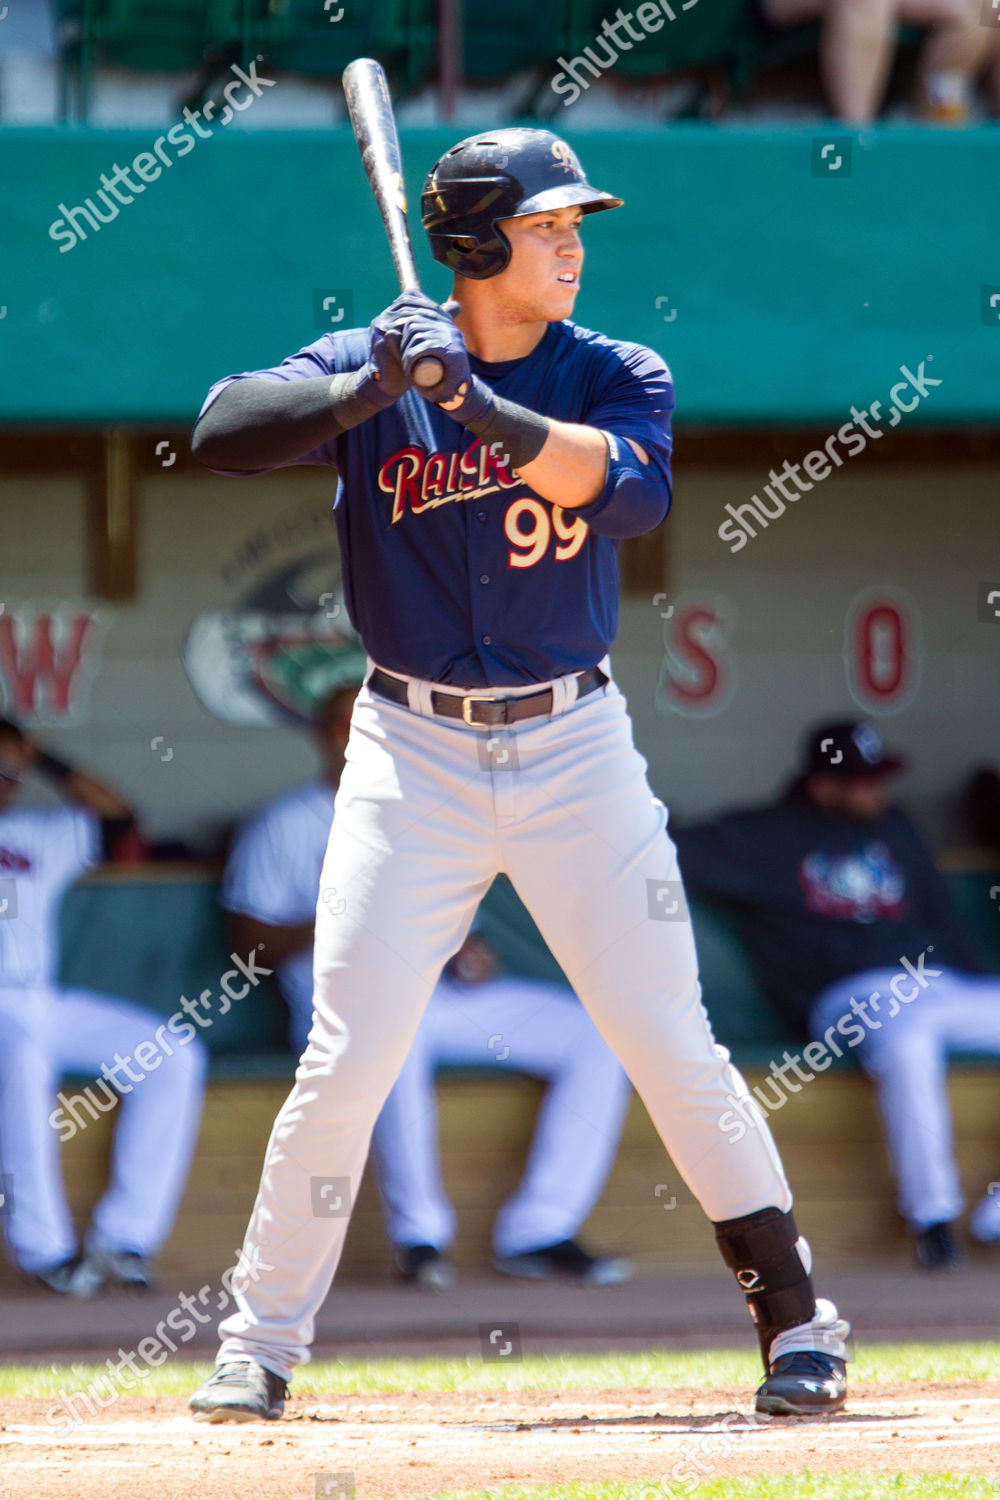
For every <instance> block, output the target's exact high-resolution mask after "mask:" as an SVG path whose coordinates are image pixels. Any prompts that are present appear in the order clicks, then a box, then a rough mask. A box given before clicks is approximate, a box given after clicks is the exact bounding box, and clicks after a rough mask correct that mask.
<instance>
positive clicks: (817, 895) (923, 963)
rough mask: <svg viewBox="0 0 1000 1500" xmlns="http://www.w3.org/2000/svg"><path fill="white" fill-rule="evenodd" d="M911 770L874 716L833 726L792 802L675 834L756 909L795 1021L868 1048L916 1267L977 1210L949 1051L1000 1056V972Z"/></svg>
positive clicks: (935, 1262) (700, 876)
mask: <svg viewBox="0 0 1000 1500" xmlns="http://www.w3.org/2000/svg"><path fill="white" fill-rule="evenodd" d="M902 767H903V761H902V760H901V759H900V758H899V757H898V756H895V755H888V754H887V753H886V751H885V749H884V748H883V745H882V740H881V737H880V736H879V734H878V732H877V730H875V729H874V728H873V727H872V726H871V725H870V724H857V723H837V724H829V725H825V726H824V727H822V728H820V729H817V730H816V731H815V732H814V733H813V734H812V735H811V736H810V739H809V742H808V751H807V755H806V759H805V763H804V765H803V767H802V770H801V773H800V774H799V775H798V776H797V777H796V779H795V781H794V782H793V783H792V785H791V787H790V788H789V789H788V791H787V792H786V793H785V795H784V796H782V797H781V798H780V799H779V800H778V801H777V802H775V803H773V804H768V805H765V806H762V807H756V808H749V809H746V810H741V811H736V812H731V813H728V814H727V815H725V816H723V817H720V818H717V819H715V820H714V821H712V822H709V823H705V824H702V825H700V826H698V827H688V828H681V829H674V831H673V832H674V839H675V841H676V843H677V847H678V851H679V856H680V865H681V871H682V874H683V876H684V880H685V883H687V884H689V885H690V886H691V887H692V889H694V890H696V891H698V890H701V891H704V892H705V893H707V894H710V895H713V896H717V897H722V898H724V899H727V900H729V901H732V902H735V903H737V905H738V906H739V908H740V909H741V911H742V912H743V913H744V914H745V917H746V921H745V924H744V926H745V936H746V941H747V944H748V946H749V948H750V952H751V954H752V956H753V958H754V960H755V962H756V965H757V967H758V969H759V971H760V976H761V980H762V982H763V984H764V986H765V988H766V989H767V991H768V993H769V995H770V996H771V998H772V999H773V1001H774V1003H775V1005H776V1006H777V1007H778V1009H779V1010H780V1012H781V1014H782V1015H783V1017H784V1019H785V1021H786V1022H787V1023H788V1025H789V1026H790V1027H791V1028H793V1029H794V1031H795V1032H796V1033H797V1034H798V1035H801V1036H805V1035H808V1036H809V1037H811V1038H813V1039H814V1040H819V1039H821V1038H827V1037H830V1036H831V1034H832V1037H833V1041H834V1042H836V1043H837V1046H838V1047H839V1048H840V1050H841V1051H842V1052H845V1053H847V1055H850V1054H851V1052H852V1051H853V1053H855V1054H856V1055H857V1058H858V1061H859V1062H860V1064H861V1066H862V1067H863V1068H864V1070H865V1072H866V1073H867V1074H868V1076H869V1077H870V1078H871V1079H872V1081H873V1082H874V1084H875V1088H876V1090H877V1095H878V1103H879V1109H880V1112H881V1115H882V1120H883V1124H884V1126H885V1131H886V1136H887V1140H888V1146H889V1155H890V1158H891V1160H892V1165H893V1168H894V1170H895V1173H896V1177H897V1181H898V1188H899V1207H900V1211H901V1213H902V1214H903V1217H904V1218H905V1219H906V1222H907V1225H908V1226H909V1229H910V1232H911V1234H912V1235H913V1237H914V1247H915V1253H916V1258H917V1262H918V1264H919V1265H921V1266H924V1267H925V1268H929V1269H933V1268H948V1267H952V1266H954V1265H956V1264H957V1263H958V1261H959V1258H960V1257H959V1251H958V1247H957V1245H956V1242H955V1239H954V1236H953V1232H952V1228H951V1226H952V1224H953V1221H954V1220H955V1219H957V1217H958V1215H959V1214H960V1213H961V1210H962V1194H961V1191H960V1188H959V1182H958V1173H957V1170H956V1167H955V1162H954V1158H953V1155H952V1133H951V1118H950V1113H949V1106H948V1091H947V1076H946V1074H947V1060H948V1054H949V1053H950V1052H956V1051H960V1052H978V1053H984V1054H989V1055H993V1056H996V1055H1000V977H998V976H995V975H990V976H984V975H980V974H977V973H976V972H975V968H976V965H975V961H974V959H973V958H972V955H971V954H970V952H969V951H968V947H967V944H966V940H965V937H964V934H963V932H962V930H961V928H960V926H959V923H958V919H957V916H956V913H955V911H954V908H953V906H952V901H951V896H950V893H949V891H948V887H947V884H946V883H945V881H944V879H943V877H942V876H941V875H940V874H939V873H938V871H937V870H936V869H935V867H934V864H933V861H932V860H931V857H930V855H929V853H928V852H927V850H926V849H925V847H924V845H923V843H922V842H921V839H920V836H919V834H918V833H917V831H916V829H915V828H914V826H913V824H912V823H911V822H910V821H909V819H908V818H907V817H906V816H905V814H904V813H903V812H902V811H901V810H900V809H899V808H898V807H897V806H895V805H894V804H893V803H892V801H891V788H892V780H893V777H894V776H895V775H896V774H897V773H898V772H899V771H900V770H902ZM827 1045H828V1046H832V1045H833V1043H832V1042H828V1044H827ZM971 1229H972V1233H973V1235H974V1236H975V1237H976V1238H977V1239H980V1240H983V1241H986V1242H1000V1195H990V1194H987V1196H986V1197H984V1198H983V1200H982V1202H981V1203H980V1205H979V1207H978V1208H977V1209H976V1212H975V1214H974V1215H973V1218H972V1224H971Z"/></svg>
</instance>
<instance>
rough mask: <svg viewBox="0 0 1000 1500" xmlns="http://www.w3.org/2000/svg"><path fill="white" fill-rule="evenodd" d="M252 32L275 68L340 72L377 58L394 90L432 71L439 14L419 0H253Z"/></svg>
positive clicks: (320, 74) (318, 74) (321, 74)
mask: <svg viewBox="0 0 1000 1500" xmlns="http://www.w3.org/2000/svg"><path fill="white" fill-rule="evenodd" d="M251 5H252V16H251V21H250V36H251V41H252V43H253V48H254V50H255V51H257V52H262V53H263V54H264V57H265V59H266V62H267V64H268V65H269V66H270V67H272V68H275V69H282V70H285V71H287V72H292V73H300V74H302V75H304V76H306V77H313V78H333V77H339V76H340V74H341V73H342V72H343V70H344V68H345V67H346V66H347V64H348V63H349V62H351V61H352V59H354V58H356V57H377V58H378V59H379V61H380V62H381V63H382V64H383V66H384V67H385V69H386V72H387V73H388V74H389V76H390V79H391V81H392V83H393V86H394V90H398V91H399V92H403V93H405V92H407V91H408V90H409V89H410V88H412V87H413V85H414V84H415V83H416V82H418V81H419V80H420V79H421V78H423V77H425V76H426V75H427V73H428V72H429V70H430V68H431V66H432V64H433V60H434V51H435V29H434V24H433V16H432V15H431V16H427V15H426V14H425V13H424V8H423V7H422V6H420V5H419V4H418V3H417V0H366V3H365V4H364V5H358V4H356V3H354V4H352V3H351V0H326V3H325V4H324V5H323V6H321V5H320V4H319V0H251Z"/></svg>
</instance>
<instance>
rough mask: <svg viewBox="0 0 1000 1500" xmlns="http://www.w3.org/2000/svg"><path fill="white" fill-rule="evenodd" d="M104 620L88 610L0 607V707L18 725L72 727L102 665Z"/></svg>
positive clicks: (63, 605) (66, 605)
mask: <svg viewBox="0 0 1000 1500" xmlns="http://www.w3.org/2000/svg"><path fill="white" fill-rule="evenodd" d="M103 635H104V617H103V616H102V615H101V614H99V613H98V611H97V610H96V609H94V608H93V607H92V606H91V605H89V604H85V603H76V602H74V601H68V600H62V601H60V602H59V603H58V604H54V605H45V604H38V603H23V604H17V605H13V606H12V605H9V604H7V605H4V604H0V704H2V705H3V712H4V713H5V714H7V715H8V716H9V717H10V718H12V719H17V720H18V721H19V722H20V723H24V724H30V725H48V726H51V727H53V728H55V727H58V726H60V725H63V724H76V723H79V722H80V721H81V719H83V718H84V717H85V716H86V712H87V707H88V704H89V698H90V686H91V683H92V682H93V680H94V677H95V676H96V674H97V670H98V668H99V666H100V663H101V649H100V648H101V642H102V639H103Z"/></svg>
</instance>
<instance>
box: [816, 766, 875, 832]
mask: <svg viewBox="0 0 1000 1500" xmlns="http://www.w3.org/2000/svg"><path fill="white" fill-rule="evenodd" d="M809 788H810V793H811V795H812V797H813V800H814V801H815V802H818V803H819V804H820V805H821V806H822V807H826V808H828V809H829V810H830V811H831V812H836V813H840V814H841V816H842V817H845V818H860V819H861V820H862V821H863V822H870V821H873V820H874V819H876V818H880V817H881V816H882V814H883V813H884V812H885V811H886V809H887V807H888V806H889V803H890V802H891V801H892V778H891V777H890V776H850V777H843V776H812V777H810V779H809Z"/></svg>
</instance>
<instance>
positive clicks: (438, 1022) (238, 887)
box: [222, 686, 631, 1291]
mask: <svg viewBox="0 0 1000 1500" xmlns="http://www.w3.org/2000/svg"><path fill="white" fill-rule="evenodd" d="M356 694H357V688H356V687H353V686H352V687H349V688H343V689H340V690H338V691H337V692H335V693H334V694H332V695H331V697H330V698H329V699H328V700H327V701H326V702H325V703H324V704H323V705H322V706H321V708H320V710H319V713H318V714H317V717H316V722H315V731H314V738H315V743H316V746H317V749H318V751H319V755H320V761H321V779H320V780H319V781H318V782H310V783H308V784H307V785H305V786H302V787H298V788H296V789H295V790H294V791H291V792H286V793H284V794H282V795H281V796H279V797H277V798H276V799H275V800H274V801H273V802H270V803H268V804H267V806H265V807H264V808H262V809H261V811H260V812H259V813H257V814H256V816H255V817H254V818H252V819H251V820H250V821H249V822H248V823H247V824H246V826H245V827H244V828H243V829H242V831H241V832H240V834H239V836H238V837H237V839H236V841H235V843H234V846H233V849H232V852H231V854H230V857H229V861H228V864H227V867H226V874H225V879H224V882H223V892H222V900H223V904H224V905H225V906H226V908H227V910H229V911H230V912H231V913H232V914H233V922H234V928H233V931H234V936H235V939H236V942H237V943H238V944H244V945H247V946H255V945H257V944H260V943H262V944H263V945H264V948H263V953H264V956H265V959H270V960H273V961H274V963H275V966H276V969H277V978H278V983H279V985H280V987H281V990H282V993H283V995H284V997H285V999H286V1000H287V1002H288V1007H289V1013H290V1027H289V1030H290V1036H291V1041H292V1045H293V1048H294V1050H295V1051H296V1052H298V1053H301V1052H303V1051H304V1050H305V1045H306V1041H307V1039H308V1036H309V1030H310V1027H311V1025H312V1020H313V983H312V958H313V951H312V950H313V919H314V913H315V909H316V902H317V893H318V894H319V899H320V900H331V901H335V900H337V899H339V898H338V896H337V894H336V892H323V891H320V871H321V868H322V864H323V856H324V854H325V852H326V846H327V841H328V838H329V831H330V824H331V822H332V820H333V812H334V800H335V796H336V789H337V785H338V783H339V781H340V776H341V773H342V771H343V768H344V750H345V747H346V744H347V737H348V734H349V731H350V718H351V708H352V705H353V702H354V698H355V696H356ZM491 1043H492V1045H491ZM445 1064H464V1065H470V1064H480V1065H484V1066H489V1067H494V1066H500V1067H504V1068H507V1069H510V1070H511V1071H515V1072H519V1073H527V1074H530V1075H532V1076H534V1077H538V1078H544V1079H545V1080H546V1081H547V1082H548V1084H549V1088H548V1091H547V1093H546V1096H545V1100H544V1103H543V1105H542V1108H541V1111H540V1114H539V1118H538V1124H537V1127H536V1131H535V1139H534V1143H533V1145H532V1149H531V1152H530V1155H529V1157H528V1162H527V1166H526V1169H525V1174H524V1178H523V1181H522V1183H521V1185H520V1187H519V1188H518V1190H517V1192H516V1193H515V1195H514V1196H513V1197H512V1198H511V1199H510V1201H509V1202H508V1203H506V1204H505V1205H504V1206H503V1208H502V1209H501V1211H500V1214H499V1216H498V1218H497V1222H496V1224H495V1226H494V1250H495V1261H494V1264H495V1266H496V1268H497V1270H499V1271H502V1272H504V1273H505V1274H506V1275H509V1276H523V1277H527V1278H530V1279H533V1280H540V1279H547V1278H553V1279H561V1280H567V1281H575V1282H578V1283H581V1284H583V1285H589V1286H607V1285H611V1284H613V1283H617V1282H621V1281H624V1280H625V1279H627V1277H628V1276H629V1275H630V1274H631V1267H630V1265H629V1264H628V1262H627V1261H625V1260H622V1259H621V1258H619V1257H617V1256H595V1255H591V1254H589V1253H588V1252H587V1251H586V1250H584V1249H583V1248H582V1247H581V1246H580V1245H578V1244H577V1243H576V1241H575V1240H574V1238H573V1236H574V1235H575V1233H576V1231H577V1229H578V1228H579V1226H580V1225H581V1224H582V1223H583V1221H584V1220H585V1219H586V1218H587V1216H588V1214H589V1213H590V1211H591V1209H592V1208H593V1207H594V1204H595V1203H596V1202H597V1199H598V1197H599V1196H600V1192H601V1189H602V1187H603V1185H604V1182H605V1179H606V1177H607V1174H608V1171H609V1169H610V1167H611V1164H612V1162H613V1161H614V1157H615V1153H616V1151H617V1147H618V1141H619V1137H620V1135H621V1127H622V1122H623V1120H624V1116H625V1111H626V1109H627V1107H628V1099H629V1093H630V1089H629V1084H628V1080H627V1079H626V1077H625V1074H624V1072H623V1071H622V1069H621V1067H620V1066H619V1064H618V1062H617V1060H616V1059H615V1057H614V1054H613V1053H612V1052H611V1051H610V1049H609V1048H608V1047H607V1045H606V1044H605V1043H604V1041H603V1040H602V1039H601V1037H600V1035H599V1033H598V1031H597V1029H596V1027H595V1026H594V1024H593V1022H592V1021H591V1020H590V1017H589V1016H588V1015H587V1013H586V1011H585V1010H584V1009H583V1007H582V1006H581V1005H580V1003H579V1001H578V1000H577V999H576V997H575V996H574V995H573V994H572V993H571V992H570V991H569V990H567V989H564V988H562V987H560V986H558V985H553V984H545V983H541V982H539V981H534V980H526V979H516V978H511V977H504V978H500V977H498V976H497V974H496V961H495V959H494V957H493V955H492V953H491V952H490V950H489V949H488V947H487V946H486V944H485V943H484V942H483V941H482V939H481V938H479V937H477V936H475V935H473V936H472V937H470V938H469V939H467V941H466V943H465V944H464V946H463V948H462V949H461V951H460V952H459V953H458V954H457V955H456V956H455V958H454V959H453V960H452V962H451V963H450V964H449V966H448V969H447V970H446V973H445V975H444V976H443V977H442V978H441V980H440V981H439V983H438V985H437V987H436V989H435V990H434V993H433V994H432V996H431V999H430V1001H429V1003H428V1007H427V1010H426V1012H425V1014H424V1018H423V1020H422V1022H421V1025H420V1027H419V1029H418V1031H417V1035H416V1038H415V1040H414V1043H413V1047H412V1049H411V1051H410V1054H409V1056H408V1058H407V1061H406V1062H405V1064H404V1065H403V1069H402V1072H401V1074H400V1076H399V1078H398V1080H397V1082H396V1084H395V1086H394V1088H393V1089H392V1092H391V1093H390V1094H389V1097H388V1099H387V1100H386V1103H385V1105H384V1107H383V1110H382V1112H381V1114H380V1115H379V1118H378V1120H377V1122H376V1125H375V1131H374V1135H373V1137H372V1153H373V1160H374V1164H375V1168H376V1175H377V1179H378V1183H379V1189H380V1193H381V1197H382V1206H383V1213H384V1216H385V1221H386V1229H387V1232H388V1235H389V1238H390V1240H391V1241H392V1243H393V1246H394V1248H395V1257H396V1265H397V1269H398V1270H399V1273H400V1275H401V1276H402V1277H403V1279H404V1280H407V1281H412V1282H414V1283H415V1284H416V1285H419V1286H424V1287H427V1288H429V1289H432V1290H438V1291H440V1290H444V1289H445V1288H446V1287H448V1286H450V1285H451V1284H452V1281H453V1279H454V1270H453V1268H452V1266H451V1265H450V1264H449V1262H448V1261H447V1260H446V1259H445V1257H444V1254H443V1253H442V1252H444V1251H445V1250H446V1249H447V1248H448V1246H449V1245H450V1243H451V1241H452V1239H453V1238H454V1232H455V1216H454V1212H453V1210H452V1208H451V1205H450V1204H449V1203H448V1200H447V1198H446V1196H445V1193H444V1187H443V1184H442V1182H441V1174H440V1166H439V1160H438V1150H437V1140H436V1131H435V1106H434V1073H435V1070H436V1069H437V1068H438V1067H440V1066H442V1065H445Z"/></svg>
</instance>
